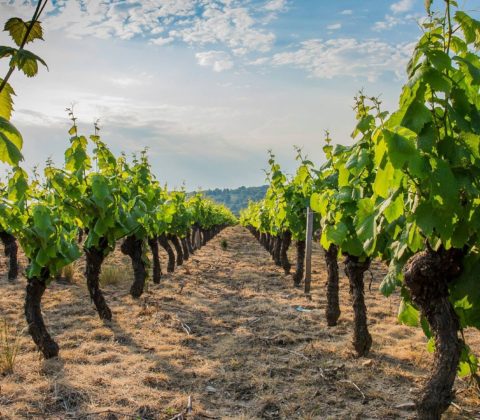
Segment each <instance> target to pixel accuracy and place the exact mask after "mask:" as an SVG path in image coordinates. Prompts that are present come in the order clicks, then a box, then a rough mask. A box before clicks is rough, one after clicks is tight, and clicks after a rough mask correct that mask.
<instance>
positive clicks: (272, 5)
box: [265, 0, 287, 12]
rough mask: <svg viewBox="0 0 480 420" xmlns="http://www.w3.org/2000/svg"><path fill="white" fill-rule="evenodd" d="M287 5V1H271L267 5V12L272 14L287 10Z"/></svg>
mask: <svg viewBox="0 0 480 420" xmlns="http://www.w3.org/2000/svg"><path fill="white" fill-rule="evenodd" d="M286 5H287V2H286V0H270V1H269V2H268V3H267V4H266V5H265V10H268V11H270V12H276V11H280V10H283V9H285V7H286Z"/></svg>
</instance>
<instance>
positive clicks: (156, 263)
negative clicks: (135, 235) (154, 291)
mask: <svg viewBox="0 0 480 420" xmlns="http://www.w3.org/2000/svg"><path fill="white" fill-rule="evenodd" d="M148 245H149V247H150V251H151V252H152V262H153V272H152V280H153V282H154V283H155V284H159V283H160V279H161V278H162V265H161V264H160V256H159V254H158V236H154V237H153V238H150V239H149V240H148Z"/></svg>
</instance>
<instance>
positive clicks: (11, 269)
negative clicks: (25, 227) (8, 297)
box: [0, 231, 18, 281]
mask: <svg viewBox="0 0 480 420" xmlns="http://www.w3.org/2000/svg"><path fill="white" fill-rule="evenodd" d="M0 240H1V241H2V242H3V245H4V247H5V256H6V257H7V258H8V259H9V262H8V280H9V281H14V280H15V279H16V278H17V277H18V259H17V254H18V245H17V241H16V240H15V236H13V235H11V234H10V233H8V232H5V231H3V232H0Z"/></svg>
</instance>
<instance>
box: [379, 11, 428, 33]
mask: <svg viewBox="0 0 480 420" xmlns="http://www.w3.org/2000/svg"><path fill="white" fill-rule="evenodd" d="M420 18H421V17H420V15H418V14H407V15H404V16H401V17H396V16H392V15H385V18H384V20H381V21H378V22H375V23H374V25H373V30H374V31H376V32H381V31H385V30H388V29H392V28H394V27H396V26H399V25H407V24H410V23H413V22H415V21H417V20H420Z"/></svg>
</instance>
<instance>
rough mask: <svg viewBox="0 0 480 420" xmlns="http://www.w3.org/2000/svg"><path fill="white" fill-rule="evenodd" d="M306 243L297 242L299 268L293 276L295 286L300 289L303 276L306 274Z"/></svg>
mask: <svg viewBox="0 0 480 420" xmlns="http://www.w3.org/2000/svg"><path fill="white" fill-rule="evenodd" d="M305 246H306V243H305V241H297V243H296V247H297V267H296V270H295V273H294V274H293V285H294V286H295V287H300V284H301V283H302V280H303V274H304V272H305Z"/></svg>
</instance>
